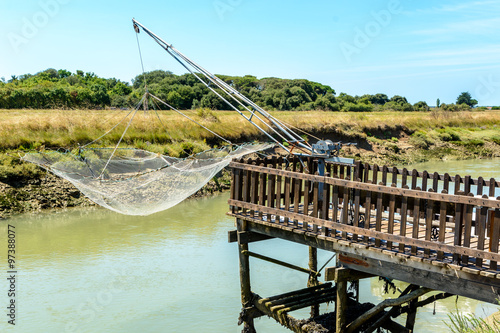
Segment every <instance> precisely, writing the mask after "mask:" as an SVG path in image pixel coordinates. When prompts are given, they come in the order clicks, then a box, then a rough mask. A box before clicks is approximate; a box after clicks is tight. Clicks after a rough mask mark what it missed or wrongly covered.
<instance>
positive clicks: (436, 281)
mask: <svg viewBox="0 0 500 333" xmlns="http://www.w3.org/2000/svg"><path fill="white" fill-rule="evenodd" d="M249 226H250V230H251V231H255V232H258V233H263V234H267V235H270V236H274V237H278V238H282V239H286V240H288V241H292V242H296V243H299V244H304V245H307V246H315V247H317V248H318V249H322V250H326V251H333V252H340V253H345V254H348V255H349V256H350V257H352V258H356V260H354V261H350V262H345V261H342V265H343V266H344V267H347V268H351V269H355V270H358V271H363V272H366V273H371V274H376V275H381V276H386V277H388V278H392V279H396V280H400V281H406V282H408V283H413V284H420V285H423V286H425V287H428V288H432V289H436V290H442V291H445V292H450V293H454V294H457V295H459V296H465V297H470V298H474V299H477V300H481V301H484V302H489V303H492V304H498V302H497V299H498V294H497V292H499V291H500V279H496V278H495V275H493V277H489V276H480V275H477V274H473V273H470V272H466V271H462V270H460V267H459V266H454V267H452V266H445V267H440V266H435V265H433V264H432V263H431V262H430V261H429V262H425V261H421V260H420V261H414V260H411V261H410V259H412V257H408V258H407V259H404V258H401V257H399V256H396V255H388V254H386V253H383V252H378V251H373V250H372V249H371V248H366V247H356V246H353V244H349V243H348V242H345V241H341V240H336V241H332V238H329V237H324V236H321V235H319V236H318V235H314V234H311V233H297V232H295V230H294V229H293V227H292V226H284V225H280V226H277V225H276V224H273V223H267V222H261V221H259V222H252V221H250V220H249ZM347 227H351V226H347ZM483 259H484V258H483ZM403 262H404V263H405V264H402V263H403Z"/></svg>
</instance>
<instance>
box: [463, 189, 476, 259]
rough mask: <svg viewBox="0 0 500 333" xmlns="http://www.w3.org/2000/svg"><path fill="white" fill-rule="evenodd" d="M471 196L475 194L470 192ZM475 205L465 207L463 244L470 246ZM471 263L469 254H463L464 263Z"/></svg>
mask: <svg viewBox="0 0 500 333" xmlns="http://www.w3.org/2000/svg"><path fill="white" fill-rule="evenodd" d="M469 190H470V179H469ZM469 195H470V196H473V194H472V193H469ZM473 208H474V206H472V205H465V209H464V214H465V215H464V241H463V246H465V247H470V245H471V244H470V243H471V242H470V241H471V239H470V238H471V236H472V234H471V228H472V210H473ZM468 263H469V256H467V255H463V256H462V264H463V265H467V264H468Z"/></svg>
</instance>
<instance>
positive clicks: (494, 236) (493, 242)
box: [490, 209, 500, 270]
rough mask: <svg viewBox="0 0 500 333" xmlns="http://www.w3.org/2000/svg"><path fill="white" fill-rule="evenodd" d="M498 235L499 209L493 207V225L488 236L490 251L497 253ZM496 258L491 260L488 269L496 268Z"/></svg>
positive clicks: (499, 232) (499, 228)
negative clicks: (489, 236)
mask: <svg viewBox="0 0 500 333" xmlns="http://www.w3.org/2000/svg"><path fill="white" fill-rule="evenodd" d="M499 236H500V210H499V209H495V212H494V217H493V225H492V226H491V238H490V251H491V252H494V253H498V241H499ZM497 264H498V261H497V260H492V261H491V262H490V269H492V270H496V269H497Z"/></svg>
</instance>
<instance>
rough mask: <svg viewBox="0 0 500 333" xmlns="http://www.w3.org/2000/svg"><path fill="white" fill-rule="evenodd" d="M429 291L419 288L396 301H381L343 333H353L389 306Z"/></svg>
mask: <svg viewBox="0 0 500 333" xmlns="http://www.w3.org/2000/svg"><path fill="white" fill-rule="evenodd" d="M430 291H432V289H430V288H420V289H417V290H415V291H413V292H411V293H409V294H408V295H404V296H401V297H399V298H396V299H391V298H389V299H386V300H384V301H382V302H381V303H380V304H378V305H376V306H374V307H373V308H371V309H370V310H368V311H366V312H365V313H364V314H362V315H361V316H359V317H358V318H356V319H355V320H354V321H353V322H352V323H350V324H349V325H347V328H346V330H345V332H346V333H352V332H354V331H355V330H356V329H357V328H358V327H360V326H361V325H363V323H365V322H367V321H369V320H370V319H371V318H373V316H375V315H377V314H379V313H380V312H382V311H383V310H384V309H385V308H387V307H389V306H398V305H401V304H404V303H407V302H409V301H411V300H413V299H416V298H418V297H420V296H422V295H425V294H427V293H428V292H430ZM337 332H340V331H337Z"/></svg>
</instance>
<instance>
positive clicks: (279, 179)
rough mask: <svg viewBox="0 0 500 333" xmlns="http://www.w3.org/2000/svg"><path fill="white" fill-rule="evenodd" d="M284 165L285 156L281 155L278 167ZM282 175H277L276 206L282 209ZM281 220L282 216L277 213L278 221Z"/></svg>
mask: <svg viewBox="0 0 500 333" xmlns="http://www.w3.org/2000/svg"><path fill="white" fill-rule="evenodd" d="M282 167H283V158H282V157H281V156H280V157H279V158H278V161H277V165H276V169H279V170H281V168H282ZM282 184H283V182H282V176H280V175H277V176H276V208H278V209H281V206H282V204H281V200H282V198H283V196H282V193H283V188H282V186H283V185H282ZM280 222H281V216H279V215H276V223H280Z"/></svg>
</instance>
